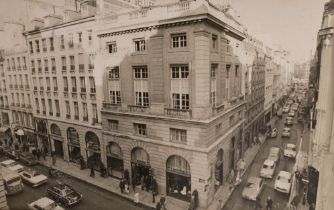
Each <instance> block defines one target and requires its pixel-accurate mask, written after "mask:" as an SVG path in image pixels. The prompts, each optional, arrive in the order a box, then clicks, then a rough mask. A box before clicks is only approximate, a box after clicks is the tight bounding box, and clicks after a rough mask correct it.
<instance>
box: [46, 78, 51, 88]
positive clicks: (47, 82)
mask: <svg viewBox="0 0 334 210" xmlns="http://www.w3.org/2000/svg"><path fill="white" fill-rule="evenodd" d="M45 80H46V89H47V90H48V91H49V90H51V82H50V77H46V78H45Z"/></svg>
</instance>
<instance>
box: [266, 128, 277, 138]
mask: <svg viewBox="0 0 334 210" xmlns="http://www.w3.org/2000/svg"><path fill="white" fill-rule="evenodd" d="M277 134H278V130H277V129H276V128H273V129H272V130H271V132H268V134H267V136H268V137H269V138H276V137H277Z"/></svg>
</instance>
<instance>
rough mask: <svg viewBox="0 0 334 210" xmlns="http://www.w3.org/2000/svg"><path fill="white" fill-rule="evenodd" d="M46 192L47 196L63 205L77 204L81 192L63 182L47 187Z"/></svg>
mask: <svg viewBox="0 0 334 210" xmlns="http://www.w3.org/2000/svg"><path fill="white" fill-rule="evenodd" d="M47 192H48V196H49V197H51V198H52V199H53V200H55V201H57V202H60V203H61V204H62V205H65V206H71V205H74V204H77V203H79V202H80V201H81V200H82V194H81V193H79V192H77V191H75V190H74V189H73V188H72V187H71V186H69V185H67V184H64V183H58V184H57V185H55V186H52V187H50V188H48V191H47Z"/></svg>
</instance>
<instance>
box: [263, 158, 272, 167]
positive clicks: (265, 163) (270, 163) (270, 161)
mask: <svg viewBox="0 0 334 210" xmlns="http://www.w3.org/2000/svg"><path fill="white" fill-rule="evenodd" d="M263 164H264V165H268V166H272V165H274V164H275V161H273V160H269V159H267V160H265V161H264V163H263Z"/></svg>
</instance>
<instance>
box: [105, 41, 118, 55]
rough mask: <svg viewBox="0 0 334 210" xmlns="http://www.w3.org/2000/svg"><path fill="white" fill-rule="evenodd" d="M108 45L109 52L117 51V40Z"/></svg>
mask: <svg viewBox="0 0 334 210" xmlns="http://www.w3.org/2000/svg"><path fill="white" fill-rule="evenodd" d="M107 46H108V52H109V53H116V52H117V45H116V42H110V43H107Z"/></svg>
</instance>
